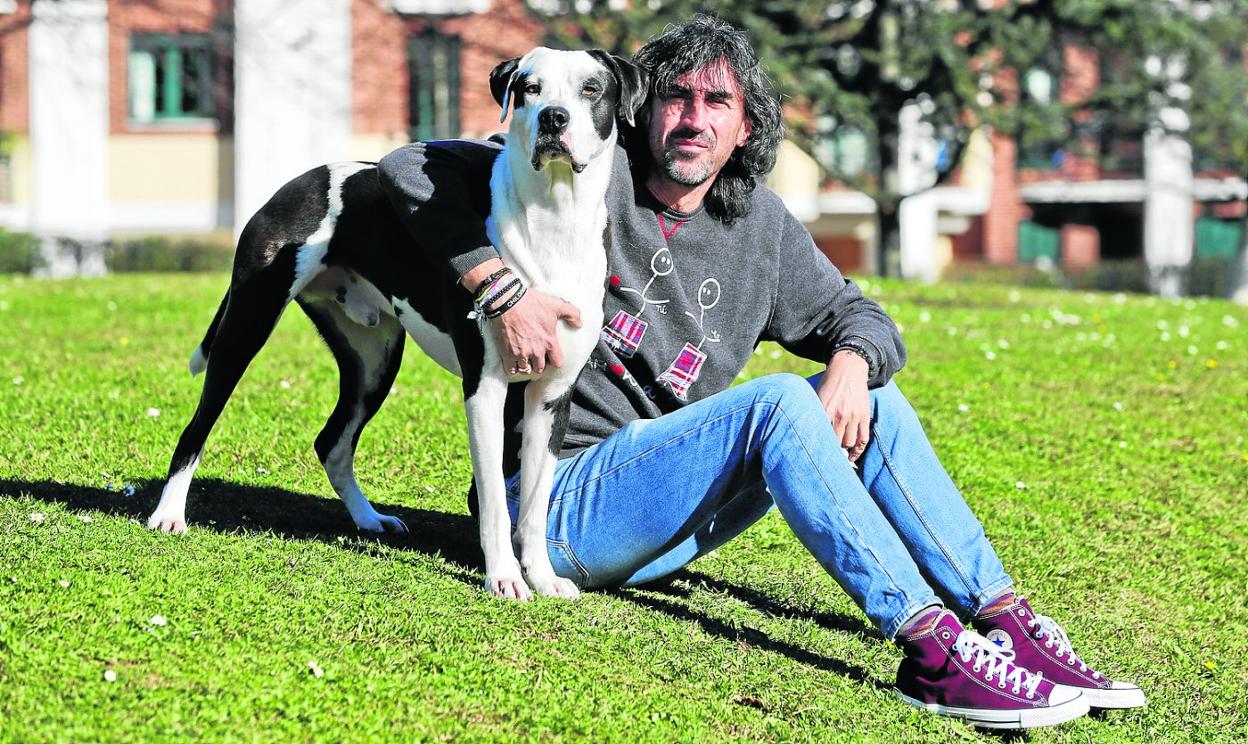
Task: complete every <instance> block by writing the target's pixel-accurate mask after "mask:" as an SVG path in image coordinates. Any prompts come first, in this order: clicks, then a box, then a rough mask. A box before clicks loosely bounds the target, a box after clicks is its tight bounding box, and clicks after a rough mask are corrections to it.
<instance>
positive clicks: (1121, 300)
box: [1114, 292, 1127, 305]
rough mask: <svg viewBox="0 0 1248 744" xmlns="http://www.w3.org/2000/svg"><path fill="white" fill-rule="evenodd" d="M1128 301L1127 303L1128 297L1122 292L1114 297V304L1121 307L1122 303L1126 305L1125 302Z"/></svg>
mask: <svg viewBox="0 0 1248 744" xmlns="http://www.w3.org/2000/svg"><path fill="white" fill-rule="evenodd" d="M1126 301H1127V296H1126V295H1125V294H1123V293H1122V292H1118V293H1117V294H1115V295H1114V304H1115V305H1121V304H1122V303H1124V302H1126Z"/></svg>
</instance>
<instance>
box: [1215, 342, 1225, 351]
mask: <svg viewBox="0 0 1248 744" xmlns="http://www.w3.org/2000/svg"><path fill="white" fill-rule="evenodd" d="M1227 346H1228V344H1227V343H1226V342H1225V341H1219V342H1218V343H1217V344H1215V345H1214V348H1215V349H1217V350H1218V351H1226V348H1227Z"/></svg>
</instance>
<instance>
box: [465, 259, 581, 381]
mask: <svg viewBox="0 0 1248 744" xmlns="http://www.w3.org/2000/svg"><path fill="white" fill-rule="evenodd" d="M503 266H504V264H503V262H502V261H501V260H500V259H497V258H491V259H490V260H488V261H485V262H484V263H481V264H478V265H477V266H475V267H473V268H472V269H471V270H469V271H468V272H467V273H465V274H464V275H463V276H462V277H460V284H461V285H463V287H464V289H466V290H468V291H469V292H474V291H476V289H477V287H479V286H480V285H481V282H483V281H485V279H486V277H488V276H490V275H491V274H493V273H494V272H496V271H498V270H499V269H501V268H503ZM514 292H515V290H513V291H512V292H509V293H507V294H505V295H503V296H502V297H500V298H499V300H498V302H500V303H501V302H506V301H507V298H508V297H510V296H511V295H512V294H514ZM561 320H566V321H567V322H568V325H570V326H572V327H573V328H580V327H581V311H580V310H578V309H577V307H576V306H575V305H573V304H572V303H570V302H565V301H563V300H561V299H559V298H557V297H551V296H550V295H547V294H542V293H541V292H536V291H534V290H531V289H530V290H529V291H527V292H525V294H524V297H521V298H520V301H519V302H517V303H516V304H515V305H514V306H513V307H512V308H511V309H510V310H508V311H507V312H505V313H503V314H502V315H500V316H498V317H497V318H494V319H493V320H491V321H489V323H488V325H489V327H490V330H491V331H493V332H494V340H495V341H496V342H497V343H498V350H499V354H500V355H501V356H502V362H503V371H504V372H506V373H508V374H512V373H513V372H514V371H519V370H527V371H532V372H536V373H539V374H540V373H541V372H542V371H543V370H545V369H546V365H547V363H549V364H553V365H554V366H556V367H562V366H563V350H562V349H560V348H559V338H558V337H557V336H556V335H555V331H556V330H557V328H558V324H559V321H561Z"/></svg>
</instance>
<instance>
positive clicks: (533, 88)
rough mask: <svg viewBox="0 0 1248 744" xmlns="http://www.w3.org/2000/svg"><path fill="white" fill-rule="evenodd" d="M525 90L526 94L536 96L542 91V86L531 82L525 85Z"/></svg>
mask: <svg viewBox="0 0 1248 744" xmlns="http://www.w3.org/2000/svg"><path fill="white" fill-rule="evenodd" d="M524 92H525V95H530V96H535V95H537V94H538V93H541V92H542V86H540V85H538V84H537V83H529V84H528V85H526V86H524Z"/></svg>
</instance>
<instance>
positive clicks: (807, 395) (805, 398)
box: [754, 372, 822, 409]
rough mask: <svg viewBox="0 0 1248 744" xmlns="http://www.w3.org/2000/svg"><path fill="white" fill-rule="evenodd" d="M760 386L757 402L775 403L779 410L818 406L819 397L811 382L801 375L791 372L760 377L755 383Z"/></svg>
mask: <svg viewBox="0 0 1248 744" xmlns="http://www.w3.org/2000/svg"><path fill="white" fill-rule="evenodd" d="M754 382H755V383H757V385H758V392H757V398H756V399H757V400H758V401H759V402H760V403H762V402H766V403H773V404H775V405H776V406H777V407H779V408H785V409H791V408H793V407H796V406H807V405H816V406H820V408H822V406H821V404H820V403H819V395H818V394H817V393H816V392H815V389H814V388H813V387H812V386H811V384H810V382H809V381H808V380H807V379H806V378H805V377H802V376H801V375H795V374H792V373H790V372H779V373H777V374H774V375H767V376H766V377H760V378H758V379H757V380H755V381H754Z"/></svg>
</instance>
